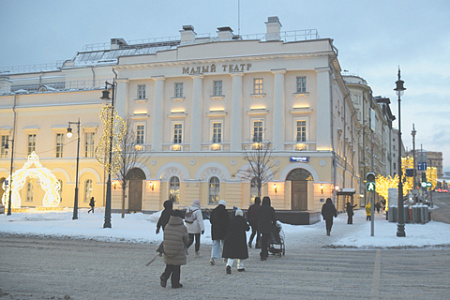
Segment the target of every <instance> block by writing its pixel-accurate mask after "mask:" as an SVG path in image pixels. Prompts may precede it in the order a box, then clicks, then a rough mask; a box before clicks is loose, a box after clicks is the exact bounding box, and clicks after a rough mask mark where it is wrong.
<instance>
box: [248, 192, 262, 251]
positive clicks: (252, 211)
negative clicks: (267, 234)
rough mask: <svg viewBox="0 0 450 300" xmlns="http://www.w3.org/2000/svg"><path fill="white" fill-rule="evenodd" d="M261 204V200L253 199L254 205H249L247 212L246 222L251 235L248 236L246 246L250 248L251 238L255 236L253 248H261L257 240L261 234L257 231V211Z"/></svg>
mask: <svg viewBox="0 0 450 300" xmlns="http://www.w3.org/2000/svg"><path fill="white" fill-rule="evenodd" d="M260 204H261V198H259V197H255V203H253V204H252V205H250V207H249V208H248V211H247V220H248V222H249V223H250V226H251V228H252V234H251V235H250V240H249V241H248V246H249V247H250V248H251V247H252V242H253V238H254V237H255V235H256V244H255V248H261V246H260V244H259V239H260V237H261V234H260V233H259V230H258V209H259V207H260Z"/></svg>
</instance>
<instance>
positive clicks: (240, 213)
mask: <svg viewBox="0 0 450 300" xmlns="http://www.w3.org/2000/svg"><path fill="white" fill-rule="evenodd" d="M234 214H235V215H236V216H241V217H243V216H244V213H243V212H242V210H241V209H240V208H238V209H236V212H235V213H234Z"/></svg>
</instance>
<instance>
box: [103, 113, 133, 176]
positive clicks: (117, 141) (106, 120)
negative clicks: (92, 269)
mask: <svg viewBox="0 0 450 300" xmlns="http://www.w3.org/2000/svg"><path fill="white" fill-rule="evenodd" d="M111 112H114V121H113V122H111ZM99 117H100V119H101V120H102V122H103V134H102V136H101V138H100V142H99V144H98V145H97V148H96V149H95V158H96V159H97V160H98V162H99V163H100V164H101V165H102V166H103V168H105V169H106V170H108V171H110V172H111V173H112V174H117V173H118V172H119V171H120V168H121V165H120V156H121V153H122V148H121V146H120V145H121V142H122V138H123V136H124V135H125V133H126V131H127V125H126V123H125V121H124V120H123V119H122V118H121V117H120V116H119V115H118V114H117V112H116V111H115V110H114V108H113V106H112V105H105V106H103V107H102V109H101V110H100V114H99ZM111 126H112V128H111ZM111 129H112V135H113V137H112V151H110V149H111V145H110V144H111ZM110 153H112V159H111V165H109V154H110Z"/></svg>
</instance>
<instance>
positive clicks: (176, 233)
mask: <svg viewBox="0 0 450 300" xmlns="http://www.w3.org/2000/svg"><path fill="white" fill-rule="evenodd" d="M163 242H164V263H165V264H166V268H165V270H164V273H162V274H161V276H160V277H159V279H160V284H161V286H162V287H164V288H165V287H166V285H167V280H168V279H169V278H171V283H172V288H174V289H177V288H181V287H183V285H182V284H181V283H180V277H181V265H185V264H186V254H187V246H188V244H189V235H188V232H187V228H186V226H184V223H183V214H182V213H181V211H179V210H174V211H173V212H172V215H171V216H170V218H169V222H168V223H167V225H166V227H165V229H164V241H163Z"/></svg>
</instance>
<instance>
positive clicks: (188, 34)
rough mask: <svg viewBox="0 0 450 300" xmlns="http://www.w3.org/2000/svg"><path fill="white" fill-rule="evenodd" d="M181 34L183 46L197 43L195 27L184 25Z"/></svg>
mask: <svg viewBox="0 0 450 300" xmlns="http://www.w3.org/2000/svg"><path fill="white" fill-rule="evenodd" d="M180 34H181V45H189V44H193V43H194V41H195V36H196V35H197V34H196V33H195V31H194V26H192V25H184V26H183V30H180Z"/></svg>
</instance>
